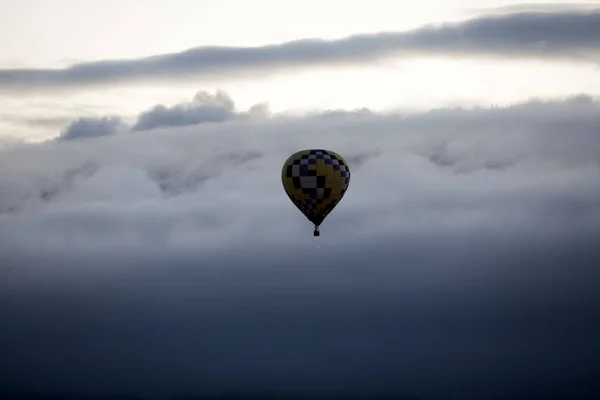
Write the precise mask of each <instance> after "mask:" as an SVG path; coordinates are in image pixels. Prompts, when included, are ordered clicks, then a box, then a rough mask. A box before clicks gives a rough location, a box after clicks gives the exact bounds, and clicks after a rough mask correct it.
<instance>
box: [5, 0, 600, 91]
mask: <svg viewBox="0 0 600 400" xmlns="http://www.w3.org/2000/svg"><path fill="white" fill-rule="evenodd" d="M599 51H600V12H598V11H597V10H594V11H563V12H550V11H548V12H523V13H515V14H508V15H499V16H483V17H479V18H474V19H471V20H468V21H465V22H461V23H453V24H446V25H441V26H426V27H423V28H420V29H416V30H413V31H408V32H400V33H397V32H392V33H379V34H365V35H355V36H351V37H347V38H345V39H338V40H331V41H326V40H317V39H307V40H299V41H293V42H288V43H283V44H277V45H268V46H262V47H253V48H239V47H217V46H211V47H199V48H194V49H190V50H186V51H183V52H180V53H172V54H165V55H159V56H152V57H146V58H141V59H134V60H114V61H97V62H86V63H80V64H75V65H73V66H71V67H69V68H65V69H4V70H0V86H1V87H2V89H3V90H5V91H8V90H25V89H35V90H36V91H39V90H41V89H44V88H57V87H60V88H61V89H62V90H64V89H65V88H66V87H68V86H72V87H75V86H82V85H89V84H109V83H116V82H119V83H120V84H122V83H124V82H135V81H148V80H168V81H174V80H177V79H189V78H191V77H193V76H195V77H206V78H214V77H227V78H231V77H233V76H235V75H238V76H239V75H243V76H244V77H248V76H250V75H249V74H269V73H272V72H274V71H276V70H279V69H285V68H295V69H297V68H299V67H311V66H316V65H331V64H338V63H344V64H365V63H371V62H373V61H375V60H377V59H381V58H385V57H413V56H418V55H431V54H444V55H461V56H466V55H477V56H494V57H502V58H506V57H525V58H544V59H556V58H559V59H565V60H572V61H577V62H596V63H597V62H598V61H599V60H600V58H599Z"/></svg>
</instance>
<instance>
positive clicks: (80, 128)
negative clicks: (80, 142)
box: [59, 117, 125, 140]
mask: <svg viewBox="0 0 600 400" xmlns="http://www.w3.org/2000/svg"><path fill="white" fill-rule="evenodd" d="M122 129H125V124H124V122H123V121H122V120H121V118H119V117H100V118H97V117H82V118H79V119H77V120H76V121H73V122H72V123H70V124H69V125H68V126H67V127H66V128H65V129H64V131H63V132H61V134H60V136H59V139H60V140H73V139H86V138H93V137H99V136H106V135H114V134H116V133H118V132H119V130H122Z"/></svg>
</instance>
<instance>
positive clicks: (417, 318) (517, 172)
mask: <svg viewBox="0 0 600 400" xmlns="http://www.w3.org/2000/svg"><path fill="white" fill-rule="evenodd" d="M599 108H600V103H599V102H598V101H597V100H595V99H594V98H592V97H590V96H586V95H581V96H577V97H573V98H571V99H567V100H561V101H559V100H557V101H531V102H529V103H525V104H520V105H516V106H513V107H509V108H496V109H471V110H465V109H440V110H433V111H431V112H428V113H422V114H414V115H400V114H393V113H391V114H382V113H376V112H370V111H368V110H358V111H357V112H331V113H325V114H320V115H309V116H301V117H281V116H274V117H271V118H265V119H234V120H226V121H223V122H221V123H218V124H198V125H190V126H183V127H172V126H171V127H162V128H156V129H152V130H149V131H145V132H143V133H142V132H140V133H139V134H118V135H104V136H96V137H94V138H90V139H89V140H80V141H78V140H72V141H50V142H46V143H37V144H28V145H20V146H15V147H10V148H0V152H1V153H0V170H2V171H3V173H2V174H0V226H1V227H2V228H1V229H0V293H1V296H2V299H3V301H2V302H0V319H1V320H2V321H3V330H2V333H1V334H0V335H1V337H2V340H0V353H1V354H3V357H2V358H1V359H0V374H2V376H3V384H2V385H1V387H0V390H2V389H3V388H6V390H22V389H23V388H27V389H31V388H35V390H37V391H84V392H95V393H99V392H102V391H108V392H124V393H141V394H155V395H158V394H173V393H174V394H179V393H199V394H205V393H218V392H221V393H222V392H226V393H242V394H255V395H257V396H258V395H259V394H264V393H270V394H283V395H290V396H291V395H292V394H295V395H307V396H311V397H312V396H316V395H319V394H321V395H324V396H326V395H333V394H337V395H340V396H343V395H345V394H348V393H352V394H356V395H363V394H364V395H371V397H370V398H373V397H372V396H374V395H377V394H381V395H383V394H390V395H396V394H403V395H406V396H409V398H410V396H415V397H416V398H440V397H453V396H454V397H463V398H464V397H469V396H474V397H479V398H492V397H493V396H496V397H500V398H502V397H503V398H508V397H510V398H517V396H523V397H524V398H525V397H526V396H535V395H539V396H542V395H547V394H549V393H550V394H554V393H561V394H564V396H566V397H568V398H574V397H576V396H578V395H579V396H583V395H585V394H586V393H587V394H596V393H600V388H598V385H597V383H596V380H594V379H592V377H593V374H594V371H595V367H596V362H595V360H597V358H598V356H600V348H599V347H598V341H597V338H598V335H600V325H599V324H598V322H597V318H594V312H595V310H597V305H598V304H599V302H600V298H599V296H598V290H597V284H598V282H600V274H599V272H598V268H597V266H598V265H599V263H600V252H599V251H598V248H600V247H598V246H599V245H600V242H599V239H598V238H600V235H599V233H600V232H599V229H600V228H599V227H600V224H599V222H600V186H599V185H598V182H599V181H600V153H599V152H598V149H600V143H599V141H600V136H599V134H598V132H600V117H599V116H600V113H599V111H600V110H599ZM309 147H311V148H312V147H323V148H331V149H334V150H336V151H337V152H339V153H340V154H342V155H343V156H345V157H346V159H347V160H348V162H349V164H350V168H351V170H352V173H353V175H352V181H351V182H350V187H349V190H348V192H347V194H346V196H345V197H344V199H343V200H342V202H341V203H340V205H339V206H338V207H337V208H336V209H335V210H334V211H333V213H332V214H331V215H330V216H329V217H328V218H327V220H326V221H325V223H324V224H323V225H322V229H321V237H319V238H318V240H316V239H315V238H313V237H312V226H311V224H310V223H309V222H308V221H306V220H305V219H304V217H303V216H302V215H301V214H300V212H299V211H297V210H296V209H294V207H293V205H292V204H291V202H290V201H289V199H287V197H286V195H285V193H284V192H283V189H282V186H281V181H280V173H281V171H280V168H281V165H282V164H283V162H284V161H285V159H286V158H287V156H289V154H291V153H292V152H294V151H296V150H298V149H300V148H309Z"/></svg>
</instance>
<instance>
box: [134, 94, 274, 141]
mask: <svg viewBox="0 0 600 400" xmlns="http://www.w3.org/2000/svg"><path fill="white" fill-rule="evenodd" d="M267 113H268V106H266V105H264V104H257V105H255V106H253V107H252V108H251V109H250V110H249V112H248V115H255V116H258V115H267ZM243 115H244V114H238V113H237V112H236V109H235V103H234V101H233V99H232V98H231V97H230V96H229V94H227V93H226V92H224V91H222V90H218V91H216V93H215V94H214V95H213V94H211V93H209V92H207V91H202V90H201V91H198V92H197V93H196V95H195V96H194V98H193V99H192V101H191V102H189V103H181V104H176V105H174V106H172V107H166V106H164V105H162V104H159V105H156V106H154V107H153V108H151V109H150V110H148V111H144V112H142V113H141V114H140V115H139V116H138V118H137V121H136V123H135V124H134V125H133V126H132V128H131V130H132V131H134V132H135V131H145V130H150V129H154V128H161V127H175V126H185V125H197V124H202V123H207V122H213V123H214V122H224V121H227V120H231V119H234V118H238V117H240V116H243Z"/></svg>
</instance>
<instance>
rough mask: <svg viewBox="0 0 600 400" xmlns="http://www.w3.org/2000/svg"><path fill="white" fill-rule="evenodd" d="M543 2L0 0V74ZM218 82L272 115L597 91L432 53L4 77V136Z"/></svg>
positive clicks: (560, 66)
mask: <svg viewBox="0 0 600 400" xmlns="http://www.w3.org/2000/svg"><path fill="white" fill-rule="evenodd" d="M536 4H537V5H536ZM557 4H558V5H560V6H562V7H576V8H579V9H585V8H588V9H589V8H594V7H595V6H599V7H600V2H595V3H594V2H591V3H586V4H582V3H581V2H575V1H564V2H561V3H557ZM540 7H542V8H541V9H548V8H549V7H550V6H549V3H547V2H543V1H530V2H528V4H527V5H526V6H523V5H515V4H514V3H509V2H506V1H498V0H486V1H482V0H480V1H475V0H471V1H442V0H428V1H420V2H417V3H412V2H411V4H410V5H408V4H406V3H401V2H396V1H390V0H387V1H383V0H374V1H369V2H342V1H325V2H323V1H320V2H319V1H316V0H310V1H304V2H296V1H272V0H261V1H255V2H241V1H233V0H231V1H192V0H174V1H169V2H165V1H161V0H147V1H141V0H129V1H122V0H120V1H119V0H108V1H103V2H92V1H81V0H79V1H77V0H59V1H54V2H46V1H42V0H23V1H20V2H9V1H6V0H3V1H2V2H0V10H1V11H2V12H0V37H2V38H3V39H2V40H1V41H0V69H3V70H8V69H10V70H14V69H28V68H65V67H68V66H70V65H72V64H75V63H81V62H94V61H104V60H122V59H136V58H141V57H147V56H152V55H162V54H169V53H177V52H181V51H185V50H187V49H190V48H195V47H202V46H242V47H248V46H264V45H270V44H278V43H285V42H289V41H293V40H299V39H306V38H322V39H340V38H344V37H349V36H352V35H356V34H363V33H378V32H386V31H392V32H404V31H411V30H413V29H417V28H419V27H422V26H426V25H428V24H438V23H445V22H453V21H461V20H465V19H466V18H471V17H477V16H478V15H480V14H481V13H484V12H487V13H489V12H491V11H497V10H498V9H500V10H502V9H504V10H505V11H506V10H508V11H510V10H513V11H514V10H517V11H518V10H537V9H540ZM555 7H556V5H555ZM565 76H568V77H569V79H568V80H565V79H564V77H565ZM218 89H221V90H225V91H226V92H227V93H229V95H230V96H231V97H232V99H233V100H234V101H235V104H236V106H237V108H238V109H240V110H246V109H248V108H249V107H251V106H252V105H254V104H256V103H261V102H268V103H269V105H270V109H271V111H272V112H275V113H277V112H288V113H289V112H291V113H298V112H307V111H318V110H323V109H356V108H363V107H367V108H370V109H373V110H390V109H405V110H411V111H414V110H427V109H431V108H436V107H447V106H450V107H453V106H466V107H471V106H486V107H487V106H490V105H491V104H496V105H507V104H510V103H515V102H521V101H526V100H528V99H529V98H532V97H542V98H547V97H561V96H569V95H574V94H578V93H584V92H585V93H592V94H593V93H597V92H600V77H599V74H598V70H597V66H595V65H593V64H585V63H583V64H579V63H573V62H572V61H571V60H553V61H550V62H548V61H547V60H542V59H520V60H514V59H510V58H508V59H502V58H500V59H499V58H489V57H478V58H472V57H456V56H452V57H451V56H445V55H443V54H439V55H435V54H432V55H429V56H427V57H413V58H407V59H402V60H395V59H387V60H384V61H381V60H380V61H378V62H372V63H370V64H367V65H362V66H356V65H354V66H353V65H347V66H341V67H340V66H337V67H334V68H331V67H327V66H316V67H313V68H309V69H303V68H299V69H297V70H294V69H288V70H286V71H284V72H282V73H278V74H275V75H269V76H264V77H259V78H256V77H248V78H241V79H240V78H239V77H237V78H236V79H229V78H228V77H227V76H224V77H220V78H219V79H214V80H210V79H209V80H204V81H195V80H193V79H190V80H188V81H184V82H178V83H174V82H167V83H164V82H162V83H160V82H152V81H148V82H145V83H144V84H143V85H136V86H129V85H125V84H121V83H115V84H112V85H110V86H105V87H102V88H98V87H90V88H87V89H85V90H80V91H77V92H76V93H70V92H65V93H57V92H51V93H46V92H43V91H36V90H34V91H33V93H32V92H29V93H20V92H18V91H17V92H14V91H9V92H8V93H4V94H3V93H2V92H3V90H2V84H1V82H0V105H1V106H2V109H3V111H2V112H1V113H0V114H1V115H0V117H2V119H0V136H3V137H7V136H12V137H18V138H28V139H35V138H44V137H52V136H56V135H58V134H59V130H60V126H61V125H60V124H62V125H63V126H64V125H66V124H68V122H69V121H71V120H74V119H76V118H78V117H85V116H96V117H100V116H104V115H107V114H110V115H119V116H122V117H125V118H130V119H134V118H135V116H136V115H137V114H139V113H140V112H142V111H144V110H147V109H149V108H150V107H152V106H154V105H156V104H165V105H167V106H171V105H174V104H177V103H181V102H188V101H190V100H191V98H192V97H193V95H194V93H196V92H197V91H198V90H207V91H215V90H218ZM32 121H33V122H32ZM39 121H53V123H39Z"/></svg>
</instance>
